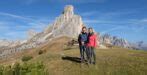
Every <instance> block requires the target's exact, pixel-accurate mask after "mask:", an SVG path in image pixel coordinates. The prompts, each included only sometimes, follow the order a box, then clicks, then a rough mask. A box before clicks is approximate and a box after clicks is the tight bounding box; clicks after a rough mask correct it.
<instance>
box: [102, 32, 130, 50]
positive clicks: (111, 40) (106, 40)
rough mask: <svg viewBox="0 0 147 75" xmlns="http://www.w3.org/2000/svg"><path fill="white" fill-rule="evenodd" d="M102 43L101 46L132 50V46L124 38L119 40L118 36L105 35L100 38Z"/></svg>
mask: <svg viewBox="0 0 147 75" xmlns="http://www.w3.org/2000/svg"><path fill="white" fill-rule="evenodd" d="M100 43H101V44H109V45H112V46H119V47H123V48H132V47H131V44H130V43H129V42H128V41H127V40H125V39H122V38H118V37H116V36H110V35H109V34H104V35H101V36H100Z"/></svg>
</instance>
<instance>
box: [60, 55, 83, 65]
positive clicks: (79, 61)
mask: <svg viewBox="0 0 147 75" xmlns="http://www.w3.org/2000/svg"><path fill="white" fill-rule="evenodd" d="M62 60H68V61H72V62H75V63H81V59H80V58H79V57H70V56H65V57H62Z"/></svg>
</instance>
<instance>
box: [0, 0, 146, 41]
mask: <svg viewBox="0 0 147 75" xmlns="http://www.w3.org/2000/svg"><path fill="white" fill-rule="evenodd" d="M69 4H71V5H73V6H74V7H75V13H76V14H78V15H81V16H82V18H83V21H84V23H85V24H86V25H87V26H89V27H93V28H94V29H95V30H96V31H97V32H100V33H101V34H105V33H108V34H111V35H113V36H118V37H122V38H124V39H127V40H129V41H131V42H137V41H142V40H143V41H144V42H146V43H147V5H146V4H147V0H3V1H2V0H1V2H0V39H9V40H16V39H25V38H27V31H28V30H30V29H33V30H35V31H37V32H40V31H42V30H43V29H44V28H45V27H46V26H48V25H49V24H50V23H52V22H53V21H54V20H55V18H56V17H58V16H59V15H60V14H61V13H62V11H63V8H64V6H65V5H69Z"/></svg>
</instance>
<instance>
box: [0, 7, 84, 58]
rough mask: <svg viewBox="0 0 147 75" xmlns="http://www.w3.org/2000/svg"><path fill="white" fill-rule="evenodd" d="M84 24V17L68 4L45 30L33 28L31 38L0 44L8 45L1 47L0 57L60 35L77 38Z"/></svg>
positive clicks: (29, 33) (32, 46)
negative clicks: (40, 30) (76, 13)
mask: <svg viewBox="0 0 147 75" xmlns="http://www.w3.org/2000/svg"><path fill="white" fill-rule="evenodd" d="M82 26H83V22H82V18H81V17H80V16H79V15H75V14H74V7H73V6H72V5H67V6H66V7H65V8H64V11H63V13H62V14H61V15H60V16H59V17H57V18H56V20H55V21H54V22H53V23H52V24H50V25H49V26H48V27H46V28H45V29H44V31H43V32H40V33H36V32H35V31H33V30H29V31H28V35H29V36H28V38H29V39H27V40H25V41H20V42H15V44H12V43H11V42H6V41H5V42H4V44H2V45H0V47H1V46H2V47H6V48H3V49H2V48H1V50H0V57H2V58H3V57H7V55H9V54H12V53H16V52H18V51H22V50H25V49H31V48H36V47H39V46H40V45H42V44H45V43H47V42H49V41H51V40H52V39H55V38H58V37H60V36H68V37H71V38H76V37H77V36H78V35H79V33H80V31H81V29H82ZM0 42H1V41H0ZM11 45H12V46H11Z"/></svg>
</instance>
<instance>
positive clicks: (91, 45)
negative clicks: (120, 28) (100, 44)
mask: <svg viewBox="0 0 147 75" xmlns="http://www.w3.org/2000/svg"><path fill="white" fill-rule="evenodd" d="M96 41H97V37H96V34H95V33H94V31H93V29H92V28H89V29H88V39H87V49H88V50H87V51H88V58H89V63H90V64H95V63H96V55H95V51H94V49H95V47H96V45H97V43H96Z"/></svg>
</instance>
